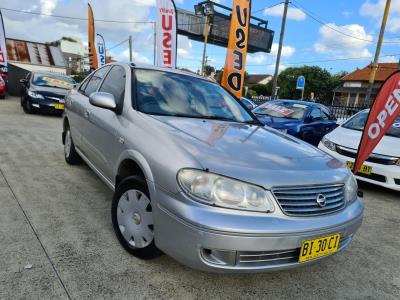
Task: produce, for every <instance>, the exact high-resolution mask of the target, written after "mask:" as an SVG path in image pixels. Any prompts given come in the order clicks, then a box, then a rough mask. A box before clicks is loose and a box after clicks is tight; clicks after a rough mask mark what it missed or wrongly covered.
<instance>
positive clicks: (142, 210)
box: [117, 190, 154, 248]
mask: <svg viewBox="0 0 400 300" xmlns="http://www.w3.org/2000/svg"><path fill="white" fill-rule="evenodd" d="M117 221H118V227H119V230H120V232H121V234H122V236H123V237H124V239H125V240H126V241H127V242H128V243H129V244H130V245H132V246H134V247H136V248H144V247H146V246H148V245H149V244H150V243H151V242H152V241H153V239H154V231H153V229H154V224H153V214H152V209H151V204H150V200H149V198H148V197H147V196H146V195H145V194H144V193H142V192H141V191H139V190H128V191H126V192H125V193H124V194H123V195H122V196H121V198H120V199H119V201H118V208H117Z"/></svg>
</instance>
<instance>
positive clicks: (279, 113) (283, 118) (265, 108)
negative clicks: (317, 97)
mask: <svg viewBox="0 0 400 300" xmlns="http://www.w3.org/2000/svg"><path fill="white" fill-rule="evenodd" d="M253 113H254V114H255V115H256V116H257V118H258V119H259V120H260V121H261V122H262V123H263V124H265V125H268V126H270V127H272V128H275V129H278V130H280V131H283V132H285V133H287V134H290V135H293V136H295V137H297V138H300V139H302V140H304V141H306V142H308V143H310V144H312V145H314V146H318V144H319V142H320V141H321V139H322V138H323V137H324V135H325V134H327V133H329V132H331V131H332V130H333V129H335V128H336V127H337V126H338V125H337V123H336V118H335V117H334V116H333V114H332V113H331V111H330V110H329V108H327V107H326V106H324V105H321V104H318V103H312V102H306V101H296V100H275V101H269V102H267V103H264V104H263V105H260V106H259V107H257V108H256V109H254V110H253Z"/></svg>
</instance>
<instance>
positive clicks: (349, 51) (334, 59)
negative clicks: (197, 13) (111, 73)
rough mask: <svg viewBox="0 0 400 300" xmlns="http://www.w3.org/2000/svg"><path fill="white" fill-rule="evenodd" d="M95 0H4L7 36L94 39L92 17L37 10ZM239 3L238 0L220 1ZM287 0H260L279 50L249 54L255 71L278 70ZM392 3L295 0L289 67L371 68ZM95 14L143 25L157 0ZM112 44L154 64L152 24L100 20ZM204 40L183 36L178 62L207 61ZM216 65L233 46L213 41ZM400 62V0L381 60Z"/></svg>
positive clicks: (105, 5) (100, 0) (136, 0)
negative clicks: (385, 12)
mask: <svg viewBox="0 0 400 300" xmlns="http://www.w3.org/2000/svg"><path fill="white" fill-rule="evenodd" d="M87 2H88V1H87V0H24V1H15V0H1V4H0V7H1V8H2V13H3V18H4V26H5V30H6V36H7V37H10V38H18V39H24V40H30V41H37V42H50V41H54V40H58V39H60V38H61V37H62V36H71V37H79V38H81V39H82V40H83V41H84V42H85V43H87V21H85V20H73V19H62V18H55V17H51V16H44V15H32V14H25V13H20V12H15V11H9V10H5V8H8V9H15V10H24V11H27V12H37V13H42V14H47V15H49V14H50V15H61V16H72V17H77V18H87ZM198 2H200V0H197V1H194V0H176V1H175V3H176V6H177V7H178V8H183V9H186V10H189V11H194V8H193V7H194V5H195V4H196V3H198ZM215 2H219V3H221V4H223V5H226V6H229V7H230V6H231V5H232V1H231V0H218V1H215ZM281 2H282V0H253V1H252V15H253V16H256V17H259V18H262V19H265V20H267V21H268V28H269V29H271V30H273V31H275V37H274V40H273V46H272V51H271V53H269V54H266V53H255V54H249V55H248V56H247V65H246V70H247V71H248V72H249V73H250V74H273V72H274V68H275V60H276V53H277V49H278V41H279V34H280V28H281V20H282V13H283V4H282V3H281ZM385 2H386V0H351V1H349V0H335V1H331V0H291V3H290V6H289V11H288V20H287V25H286V31H285V38H284V47H283V51H282V59H281V68H280V70H283V69H285V68H287V67H291V66H301V65H317V66H320V67H322V68H325V69H327V70H328V71H330V72H332V73H336V72H339V71H349V72H351V71H352V70H354V69H356V68H357V67H358V68H362V67H364V66H366V65H367V64H368V63H369V62H371V61H372V57H373V55H374V53H375V48H376V40H377V38H378V34H379V29H380V24H381V19H382V15H383V10H384V5H385ZM90 3H91V4H92V7H93V11H94V16H95V19H99V20H100V19H103V20H118V21H129V22H142V21H144V22H145V21H154V20H155V0H118V1H115V0H114V1H111V0H91V1H90ZM96 31H97V32H98V33H101V34H102V35H103V36H104V38H105V41H106V46H107V48H112V49H111V50H110V52H109V53H111V54H112V55H113V56H114V57H115V58H116V59H117V60H119V61H127V60H128V59H129V51H128V43H127V42H124V43H122V44H121V45H120V46H117V47H114V46H115V45H117V44H119V43H120V42H122V41H124V40H126V39H127V38H128V36H129V35H131V36H132V38H133V51H134V52H133V59H134V61H136V62H138V63H149V64H151V63H153V54H154V42H153V25H152V24H132V23H110V22H107V23H106V22H96ZM202 52H203V43H200V42H196V41H191V40H189V39H188V38H187V37H184V36H178V61H177V64H178V67H185V68H189V69H191V70H193V71H197V70H198V69H199V68H200V65H201V57H202ZM207 55H208V57H209V64H210V65H212V66H214V67H215V68H217V69H218V68H221V67H223V65H224V62H225V55H226V49H224V48H223V47H218V46H213V45H209V46H208V48H207ZM399 59H400V0H392V5H391V11H390V16H389V20H388V24H387V28H386V32H385V39H384V43H383V46H382V50H381V58H380V61H381V62H397V61H399Z"/></svg>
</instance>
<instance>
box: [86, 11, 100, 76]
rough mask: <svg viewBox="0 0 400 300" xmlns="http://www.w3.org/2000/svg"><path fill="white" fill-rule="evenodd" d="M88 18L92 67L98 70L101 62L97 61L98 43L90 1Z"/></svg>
mask: <svg viewBox="0 0 400 300" xmlns="http://www.w3.org/2000/svg"><path fill="white" fill-rule="evenodd" d="M88 20H89V24H88V25H89V28H88V42H89V62H90V69H91V70H96V69H97V68H98V67H99V62H98V61H97V53H96V44H95V42H94V38H95V32H94V17H93V10H92V7H91V6H90V4H89V3H88Z"/></svg>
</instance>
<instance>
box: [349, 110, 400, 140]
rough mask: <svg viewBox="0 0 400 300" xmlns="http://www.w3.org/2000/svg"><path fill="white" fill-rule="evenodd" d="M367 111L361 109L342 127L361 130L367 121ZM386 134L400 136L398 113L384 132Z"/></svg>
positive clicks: (399, 117)
mask: <svg viewBox="0 0 400 300" xmlns="http://www.w3.org/2000/svg"><path fill="white" fill-rule="evenodd" d="M368 114H369V111H363V112H360V113H359V114H357V115H355V116H354V117H353V118H352V119H350V120H349V121H347V122H346V123H344V124H343V127H344V128H347V129H353V130H358V131H363V130H364V126H365V123H366V122H367V118H368ZM386 135H388V136H393V137H398V138H400V115H399V116H398V117H397V119H396V121H394V123H393V125H392V126H391V127H390V128H389V130H388V132H387V133H386Z"/></svg>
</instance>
